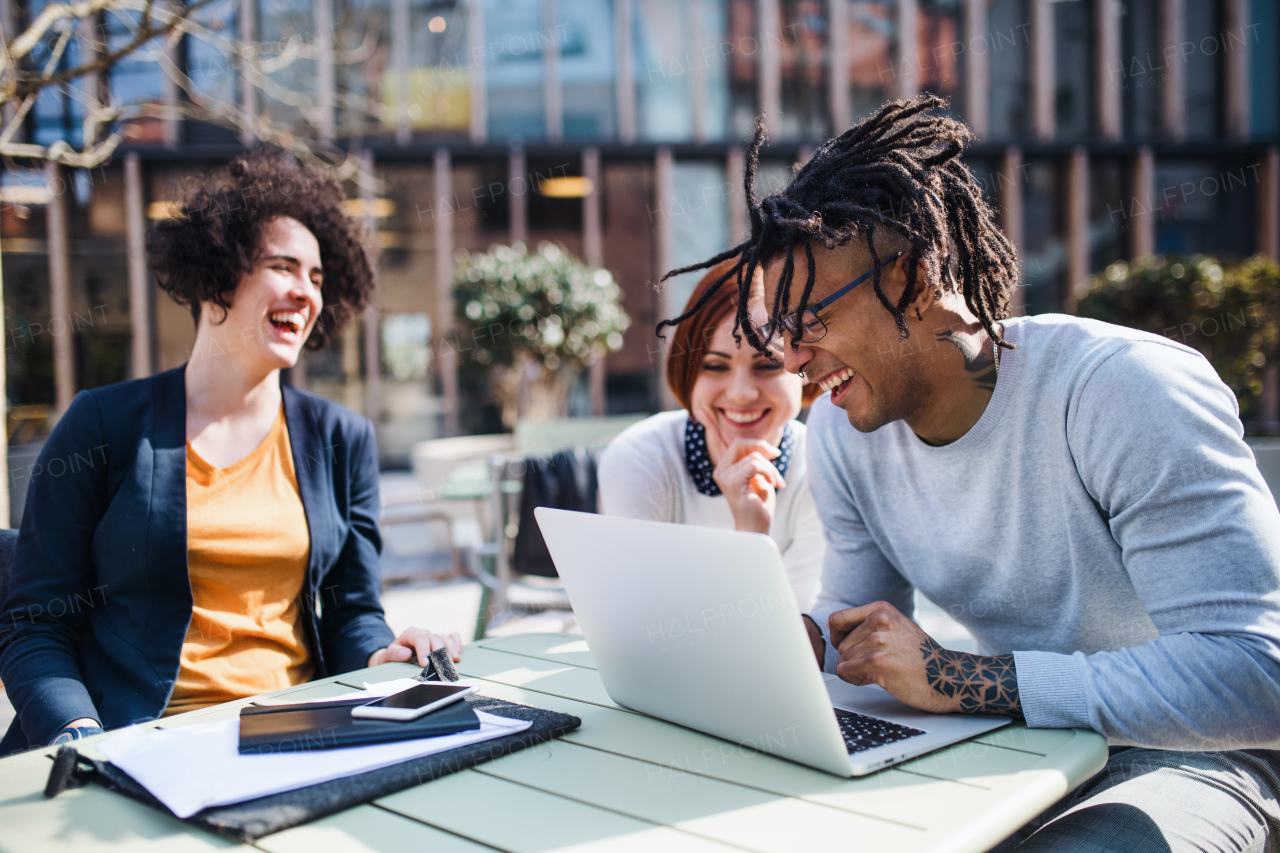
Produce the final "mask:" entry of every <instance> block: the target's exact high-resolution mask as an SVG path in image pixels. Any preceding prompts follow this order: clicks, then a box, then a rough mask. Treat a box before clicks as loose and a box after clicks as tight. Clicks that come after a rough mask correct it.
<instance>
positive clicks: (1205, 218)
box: [1155, 155, 1260, 257]
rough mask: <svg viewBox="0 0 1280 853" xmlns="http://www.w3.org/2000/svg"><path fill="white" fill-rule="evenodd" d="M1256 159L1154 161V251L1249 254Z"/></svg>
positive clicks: (1251, 250) (1241, 255) (1251, 242)
mask: <svg viewBox="0 0 1280 853" xmlns="http://www.w3.org/2000/svg"><path fill="white" fill-rule="evenodd" d="M1259 169H1260V164H1259V163H1258V158H1257V156H1256V155H1255V156H1252V157H1245V158H1239V159H1237V158H1225V157H1224V158H1214V159H1201V160H1157V161H1156V175H1155V186H1156V191H1155V195H1156V210H1157V216H1156V251H1157V252H1160V253H1179V254H1186V253H1193V252H1207V253H1212V254H1225V255H1235V256H1236V257H1244V256H1246V255H1248V254H1250V253H1251V252H1253V251H1254V246H1253V242H1254V234H1255V229H1254V216H1255V207H1254V198H1255V195H1256V193H1257V186H1258V170H1259Z"/></svg>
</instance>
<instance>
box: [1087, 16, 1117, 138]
mask: <svg viewBox="0 0 1280 853" xmlns="http://www.w3.org/2000/svg"><path fill="white" fill-rule="evenodd" d="M1123 11H1124V9H1123V7H1122V6H1121V5H1120V0H1095V2H1094V4H1093V32H1094V39H1093V41H1094V56H1093V78H1094V81H1095V84H1096V91H1095V96H1096V98H1097V101H1098V104H1097V117H1098V135H1099V136H1101V137H1102V138H1103V139H1107V140H1112V141H1114V140H1117V139H1120V138H1121V136H1123V134H1124V122H1123V117H1122V116H1123V113H1122V109H1121V98H1120V93H1121V86H1122V85H1123V82H1124V71H1123V60H1122V59H1121V58H1120V14H1121V12H1123Z"/></svg>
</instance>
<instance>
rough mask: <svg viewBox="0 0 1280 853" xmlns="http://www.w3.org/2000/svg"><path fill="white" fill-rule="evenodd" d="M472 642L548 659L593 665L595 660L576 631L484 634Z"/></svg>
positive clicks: (590, 667) (587, 665)
mask: <svg viewBox="0 0 1280 853" xmlns="http://www.w3.org/2000/svg"><path fill="white" fill-rule="evenodd" d="M475 645H477V646H482V647H483V648H486V649H497V650H498V651H502V652H512V653H515V654H521V655H528V656H529V657H534V658H542V659H543V660H549V661H551V662H552V663H568V664H573V665H574V666H582V667H586V668H587V669H595V668H596V661H595V658H593V657H592V656H591V650H590V649H588V648H587V641H586V640H584V639H583V638H582V637H581V636H580V635H578V634H516V635H514V636H510V637H486V638H485V639H483V640H477V641H476V643H475Z"/></svg>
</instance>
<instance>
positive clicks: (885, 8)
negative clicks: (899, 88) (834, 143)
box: [846, 0, 898, 124]
mask: <svg viewBox="0 0 1280 853" xmlns="http://www.w3.org/2000/svg"><path fill="white" fill-rule="evenodd" d="M846 17H847V19H848V21H849V44H848V48H847V50H848V55H849V57H850V62H849V84H850V85H849V99H850V113H849V114H850V116H851V117H852V120H853V122H854V123H855V124H856V123H858V122H859V121H861V120H862V119H864V118H866V117H867V116H869V115H871V114H872V113H874V112H875V111H876V110H878V109H880V107H881V106H882V105H883V104H884V102H885V101H889V100H892V99H893V98H894V94H895V91H896V86H895V84H894V69H895V68H896V65H895V63H896V62H897V60H898V55H897V54H898V50H897V41H898V4H897V2H895V0H849V9H848V12H847V14H846Z"/></svg>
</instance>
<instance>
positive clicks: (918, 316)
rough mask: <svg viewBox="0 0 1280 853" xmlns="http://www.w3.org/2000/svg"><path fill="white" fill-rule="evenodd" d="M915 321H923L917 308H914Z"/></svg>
mask: <svg viewBox="0 0 1280 853" xmlns="http://www.w3.org/2000/svg"><path fill="white" fill-rule="evenodd" d="M916 319H917V320H923V319H924V318H923V317H921V316H920V309H919V308H916Z"/></svg>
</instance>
